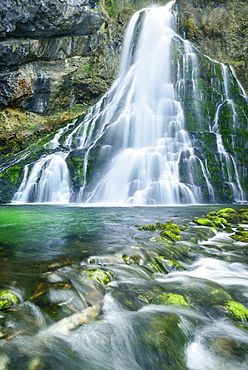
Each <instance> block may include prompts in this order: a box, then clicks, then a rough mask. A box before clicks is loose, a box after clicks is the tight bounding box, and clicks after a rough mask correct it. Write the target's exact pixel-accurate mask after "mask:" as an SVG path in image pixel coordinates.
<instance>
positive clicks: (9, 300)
mask: <svg viewBox="0 0 248 370" xmlns="http://www.w3.org/2000/svg"><path fill="white" fill-rule="evenodd" d="M15 303H18V299H17V297H16V296H15V295H14V294H13V293H11V292H9V291H7V290H0V310H4V309H6V308H9V307H11V306H13V304H15Z"/></svg>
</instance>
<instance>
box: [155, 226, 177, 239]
mask: <svg viewBox="0 0 248 370" xmlns="http://www.w3.org/2000/svg"><path fill="white" fill-rule="evenodd" d="M156 226H157V229H159V230H163V231H161V233H160V235H161V237H163V238H169V239H170V240H172V241H173V242H175V241H178V240H180V228H179V226H178V225H176V224H174V223H172V222H167V223H166V224H161V223H157V224H156Z"/></svg>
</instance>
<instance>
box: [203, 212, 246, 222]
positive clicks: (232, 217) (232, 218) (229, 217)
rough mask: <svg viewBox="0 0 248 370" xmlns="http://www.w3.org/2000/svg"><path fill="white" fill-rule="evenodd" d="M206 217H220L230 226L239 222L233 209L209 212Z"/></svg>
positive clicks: (239, 219) (239, 218)
mask: <svg viewBox="0 0 248 370" xmlns="http://www.w3.org/2000/svg"><path fill="white" fill-rule="evenodd" d="M207 216H208V217H212V216H213V217H215V216H217V217H221V218H224V219H225V220H226V221H227V222H229V223H231V224H237V223H239V222H240V221H241V219H242V218H241V216H240V215H239V214H238V212H237V211H235V210H234V209H233V208H223V209H220V210H219V211H217V212H209V213H208V214H207Z"/></svg>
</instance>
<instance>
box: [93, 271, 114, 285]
mask: <svg viewBox="0 0 248 370" xmlns="http://www.w3.org/2000/svg"><path fill="white" fill-rule="evenodd" d="M89 277H90V278H91V279H92V280H95V281H97V282H98V283H100V284H104V285H106V284H108V283H110V281H111V280H112V277H113V273H112V272H110V271H102V270H90V271H89Z"/></svg>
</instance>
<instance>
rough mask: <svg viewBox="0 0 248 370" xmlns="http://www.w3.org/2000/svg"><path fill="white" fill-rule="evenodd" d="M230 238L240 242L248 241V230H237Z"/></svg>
mask: <svg viewBox="0 0 248 370" xmlns="http://www.w3.org/2000/svg"><path fill="white" fill-rule="evenodd" d="M230 238H232V239H233V240H236V241H238V242H244V243H248V231H242V230H239V231H236V232H235V234H234V235H230Z"/></svg>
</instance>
